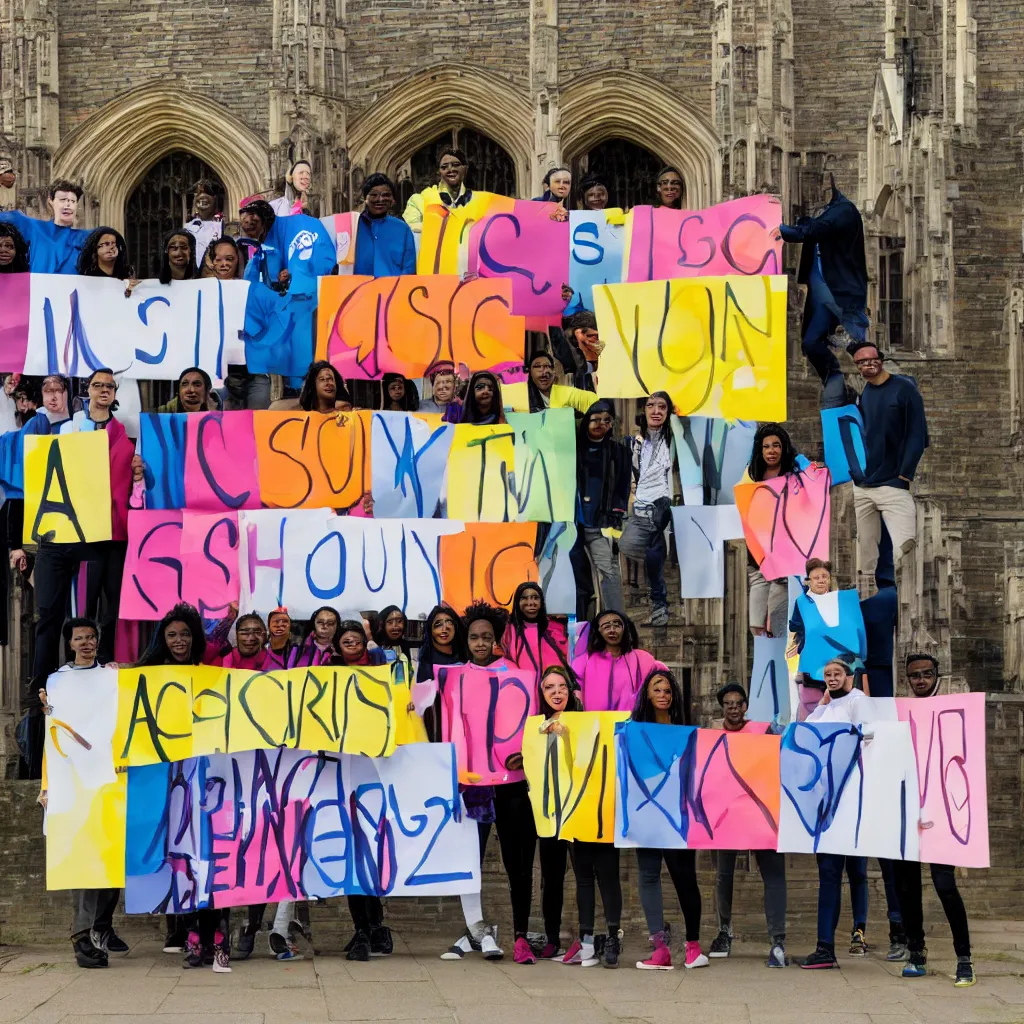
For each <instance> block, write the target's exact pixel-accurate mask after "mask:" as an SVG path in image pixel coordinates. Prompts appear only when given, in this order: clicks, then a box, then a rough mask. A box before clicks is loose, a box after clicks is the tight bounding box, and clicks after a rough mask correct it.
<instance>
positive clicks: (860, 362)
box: [853, 345, 882, 383]
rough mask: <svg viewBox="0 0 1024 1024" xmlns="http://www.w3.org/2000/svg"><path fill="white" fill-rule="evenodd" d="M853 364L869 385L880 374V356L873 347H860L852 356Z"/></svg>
mask: <svg viewBox="0 0 1024 1024" xmlns="http://www.w3.org/2000/svg"><path fill="white" fill-rule="evenodd" d="M853 364H854V366H856V367H857V369H858V370H860V375H861V376H862V377H863V378H864V379H865V380H866V381H867V382H868V383H870V382H871V381H873V380H874V379H875V378H876V377H878V376H879V375H880V374H881V373H882V356H881V354H880V353H879V351H878V349H877V348H875V346H874V345H862V346H861V347H860V348H859V349H857V351H856V352H854V354H853Z"/></svg>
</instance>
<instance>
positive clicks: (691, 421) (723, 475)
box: [670, 416, 757, 505]
mask: <svg viewBox="0 0 1024 1024" xmlns="http://www.w3.org/2000/svg"><path fill="white" fill-rule="evenodd" d="M670 422H671V424H672V440H673V441H674V442H675V446H676V448H675V450H676V462H677V464H678V466H679V482H680V483H681V484H682V488H683V503H684V504H686V505H732V504H734V502H735V499H734V497H733V493H732V489H733V487H735V486H736V484H738V483H739V482H740V480H741V479H742V478H743V474H744V473H745V472H746V469H747V466H748V465H749V464H750V460H751V459H752V458H753V448H754V435H755V434H756V433H757V424H756V423H753V422H748V421H745V420H737V421H736V422H735V423H726V422H725V420H716V419H712V418H711V417H708V416H682V417H680V416H672V417H670Z"/></svg>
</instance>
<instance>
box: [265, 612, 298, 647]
mask: <svg viewBox="0 0 1024 1024" xmlns="http://www.w3.org/2000/svg"><path fill="white" fill-rule="evenodd" d="M267 628H268V629H269V630H270V635H271V637H272V638H273V639H274V640H281V639H282V638H284V637H286V636H288V634H289V633H290V632H291V631H292V620H291V617H290V616H288V615H283V614H282V613H281V612H278V613H277V614H276V615H274V614H272V615H271V616H270V621H269V624H268V627H267Z"/></svg>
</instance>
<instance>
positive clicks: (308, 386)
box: [299, 359, 352, 413]
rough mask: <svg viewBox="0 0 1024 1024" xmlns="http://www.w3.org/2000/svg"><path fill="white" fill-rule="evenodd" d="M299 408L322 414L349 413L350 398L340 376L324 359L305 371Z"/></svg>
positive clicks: (350, 407)
mask: <svg viewBox="0 0 1024 1024" xmlns="http://www.w3.org/2000/svg"><path fill="white" fill-rule="evenodd" d="M299 408H300V409H305V410H306V412H322V413H329V412H350V411H351V409H352V396H351V395H350V394H349V392H348V388H346V387H345V382H344V380H342V378H341V374H340V373H338V371H337V370H336V369H335V368H334V367H333V366H332V365H331V364H330V363H329V362H328V361H327V360H326V359H318V360H317V361H316V362H315V363H313V364H312V365H311V366H310V368H309V369H308V370H307V371H306V379H305V380H304V381H303V382H302V390H301V391H300V392H299Z"/></svg>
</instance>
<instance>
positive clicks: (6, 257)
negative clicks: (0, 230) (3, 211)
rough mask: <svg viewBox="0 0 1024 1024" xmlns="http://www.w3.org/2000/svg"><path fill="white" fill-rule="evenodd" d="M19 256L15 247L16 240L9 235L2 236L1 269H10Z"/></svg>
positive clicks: (0, 239) (0, 250)
mask: <svg viewBox="0 0 1024 1024" xmlns="http://www.w3.org/2000/svg"><path fill="white" fill-rule="evenodd" d="M17 254H18V250H17V249H16V248H15V247H14V239H13V238H11V237H10V236H9V235H0V267H9V266H10V265H11V264H12V263H13V262H14V257H15V256H17Z"/></svg>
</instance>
